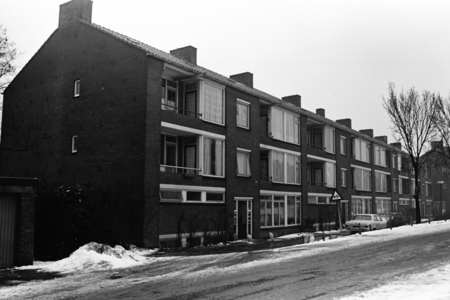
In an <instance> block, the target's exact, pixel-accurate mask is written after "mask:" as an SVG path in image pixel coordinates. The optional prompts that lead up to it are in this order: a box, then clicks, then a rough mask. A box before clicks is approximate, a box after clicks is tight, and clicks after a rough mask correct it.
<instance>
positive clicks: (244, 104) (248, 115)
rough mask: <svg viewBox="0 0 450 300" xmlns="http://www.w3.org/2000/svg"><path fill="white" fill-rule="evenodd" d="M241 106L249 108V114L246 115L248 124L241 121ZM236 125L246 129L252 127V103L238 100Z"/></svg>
mask: <svg viewBox="0 0 450 300" xmlns="http://www.w3.org/2000/svg"><path fill="white" fill-rule="evenodd" d="M239 106H243V107H246V108H247V114H246V116H245V118H246V123H247V124H240V123H239ZM236 126H237V127H240V128H244V129H250V103H249V102H247V101H244V100H241V99H237V101H236Z"/></svg>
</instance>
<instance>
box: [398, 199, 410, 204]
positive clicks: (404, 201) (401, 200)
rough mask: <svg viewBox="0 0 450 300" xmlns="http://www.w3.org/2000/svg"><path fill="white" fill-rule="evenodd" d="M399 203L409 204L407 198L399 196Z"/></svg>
mask: <svg viewBox="0 0 450 300" xmlns="http://www.w3.org/2000/svg"><path fill="white" fill-rule="evenodd" d="M398 204H399V205H409V199H408V198H400V199H399V201H398Z"/></svg>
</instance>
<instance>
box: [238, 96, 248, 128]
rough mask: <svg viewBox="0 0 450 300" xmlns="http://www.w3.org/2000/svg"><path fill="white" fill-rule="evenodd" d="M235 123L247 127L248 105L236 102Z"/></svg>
mask: <svg viewBox="0 0 450 300" xmlns="http://www.w3.org/2000/svg"><path fill="white" fill-rule="evenodd" d="M236 107H237V125H238V126H241V127H244V128H248V127H249V124H248V113H249V111H248V105H246V104H243V103H239V102H238V103H237V106H236Z"/></svg>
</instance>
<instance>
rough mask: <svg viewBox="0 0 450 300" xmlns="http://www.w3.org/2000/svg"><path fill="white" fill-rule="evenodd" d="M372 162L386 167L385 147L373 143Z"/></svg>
mask: <svg viewBox="0 0 450 300" xmlns="http://www.w3.org/2000/svg"><path fill="white" fill-rule="evenodd" d="M373 151H374V153H373V154H374V164H375V165H377V166H381V167H387V163H386V149H385V148H384V147H381V146H379V145H374V147H373Z"/></svg>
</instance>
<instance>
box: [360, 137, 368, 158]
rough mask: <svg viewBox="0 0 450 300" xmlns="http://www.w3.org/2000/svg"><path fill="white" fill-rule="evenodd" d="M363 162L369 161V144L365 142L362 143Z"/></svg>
mask: <svg viewBox="0 0 450 300" xmlns="http://www.w3.org/2000/svg"><path fill="white" fill-rule="evenodd" d="M361 160H362V161H367V160H368V158H367V143H366V142H364V141H361Z"/></svg>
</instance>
